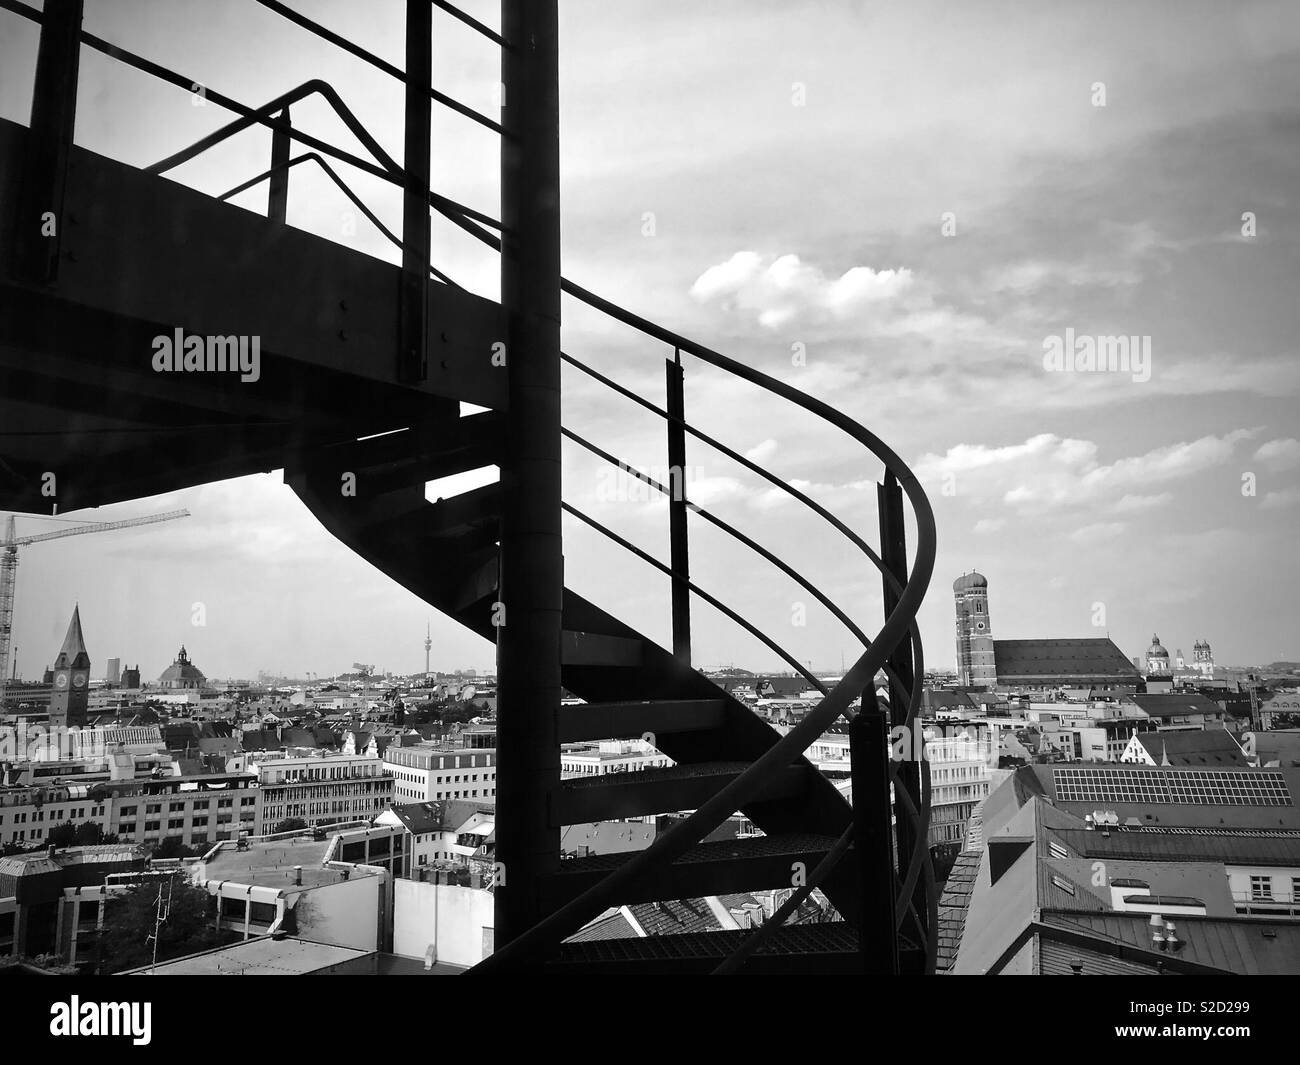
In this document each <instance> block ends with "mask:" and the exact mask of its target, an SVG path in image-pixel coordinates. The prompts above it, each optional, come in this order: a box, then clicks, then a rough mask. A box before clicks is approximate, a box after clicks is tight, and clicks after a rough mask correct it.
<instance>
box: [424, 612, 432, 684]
mask: <svg viewBox="0 0 1300 1065" xmlns="http://www.w3.org/2000/svg"><path fill="white" fill-rule="evenodd" d="M432 647H433V637H432V636H431V635H430V634H429V623H428V622H427V621H426V622H425V623H424V675H425V676H426V677H427V676H428V675H429V651H430V649H431V648H432Z"/></svg>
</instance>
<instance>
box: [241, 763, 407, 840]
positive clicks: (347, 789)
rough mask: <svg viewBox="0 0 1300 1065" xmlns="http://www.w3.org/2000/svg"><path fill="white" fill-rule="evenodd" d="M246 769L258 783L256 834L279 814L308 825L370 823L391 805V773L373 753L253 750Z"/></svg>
mask: <svg viewBox="0 0 1300 1065" xmlns="http://www.w3.org/2000/svg"><path fill="white" fill-rule="evenodd" d="M249 772H251V773H253V774H254V775H255V776H256V778H257V781H258V785H259V786H260V789H261V791H260V795H261V805H260V807H259V813H260V821H259V824H258V830H257V831H258V834H265V833H267V832H270V831H271V830H272V829H273V828H274V827H275V825H277V824H278V823H279V822H281V821H283V820H284V819H285V818H290V817H292V818H299V819H301V820H303V821H306V822H307V824H309V825H333V824H339V823H341V822H346V821H370V820H372V819H373V818H374V816H375V815H376V814H378V813H379V812H380V811H382V810H384V809H386V808H387V807H388V806H390V805H392V802H393V794H394V793H393V784H394V781H393V776H392V774H391V773H390V772H388V770H387V768H386V766H385V764H384V762H383V761H381V760H380V759H379V758H377V757H375V756H373V755H365V754H358V755H349V754H336V753H333V752H329V751H316V752H314V753H311V754H296V753H295V754H283V753H282V752H279V751H266V752H259V754H258V756H257V758H256V760H253V759H252V757H251V756H250V760H249Z"/></svg>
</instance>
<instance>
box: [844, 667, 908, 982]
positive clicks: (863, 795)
mask: <svg viewBox="0 0 1300 1065" xmlns="http://www.w3.org/2000/svg"><path fill="white" fill-rule="evenodd" d="M849 744H850V754H851V764H852V780H853V853H852V858H853V860H854V861H856V862H857V863H858V868H859V874H860V876H861V882H862V896H863V897H862V917H861V919H860V921H859V923H858V942H859V949H860V950H861V952H862V962H863V967H864V971H865V972H866V973H867V974H869V975H873V976H897V975H898V935H897V932H896V927H897V923H898V922H897V920H896V919H895V908H894V892H895V891H896V890H897V887H896V884H897V878H896V877H895V875H894V840H893V832H892V828H891V826H890V823H889V821H890V803H889V721H888V719H887V718H886V716H885V713H884V711H883V710H881V708H880V704H879V702H878V701H877V700H876V691H875V685H874V683H873V684H872V685H870V686H868V688H867V690H866V691H865V692H864V693H863V696H862V709H861V711H860V712H859V713H858V714H857V716H856V717H854V719H853V721H852V722H851V723H850V724H849Z"/></svg>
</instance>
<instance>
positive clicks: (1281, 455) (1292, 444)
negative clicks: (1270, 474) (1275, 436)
mask: <svg viewBox="0 0 1300 1065" xmlns="http://www.w3.org/2000/svg"><path fill="white" fill-rule="evenodd" d="M1255 461H1256V462H1262V463H1264V464H1265V465H1266V466H1269V467H1271V468H1273V469H1275V470H1289V469H1292V468H1293V467H1295V466H1300V440H1296V439H1295V438H1294V437H1287V438H1286V439H1284V440H1269V441H1268V442H1267V443H1264V444H1260V446H1259V449H1258V450H1257V451H1256V452H1255Z"/></svg>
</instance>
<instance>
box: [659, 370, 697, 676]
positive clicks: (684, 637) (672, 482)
mask: <svg viewBox="0 0 1300 1065" xmlns="http://www.w3.org/2000/svg"><path fill="white" fill-rule="evenodd" d="M665 371H666V378H667V389H668V404H667V410H668V478H669V483H668V487H669V489H670V491H671V493H672V494H671V495H670V496H669V497H668V533H669V550H670V553H671V564H672V568H673V572H674V573H675V574H677V576H675V577H673V654H675V655H676V656H677V657H678V658H679V659H680V660H681V662H682V664H683V665H687V666H689V665H690V664H691V590H690V587H689V583H688V582H689V580H690V575H691V564H690V539H689V533H688V531H687V527H686V427H685V424H684V423H685V420H686V375H685V373H684V372H683V370H682V353H681V351H680V350H678V349H674V350H673V359H672V361H671V362H668V363H667V364H666V366H665ZM674 418H676V419H678V421H673V419H674Z"/></svg>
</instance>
